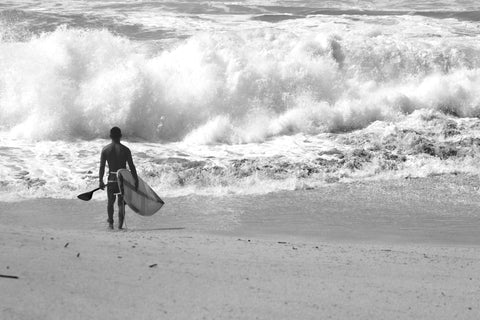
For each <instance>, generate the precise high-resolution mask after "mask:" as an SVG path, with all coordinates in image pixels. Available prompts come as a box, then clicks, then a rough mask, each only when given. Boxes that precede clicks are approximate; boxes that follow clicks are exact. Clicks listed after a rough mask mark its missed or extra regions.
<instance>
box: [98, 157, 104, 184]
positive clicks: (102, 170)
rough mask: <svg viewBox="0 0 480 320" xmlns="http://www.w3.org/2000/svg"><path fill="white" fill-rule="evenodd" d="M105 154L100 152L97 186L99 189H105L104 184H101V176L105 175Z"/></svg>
mask: <svg viewBox="0 0 480 320" xmlns="http://www.w3.org/2000/svg"><path fill="white" fill-rule="evenodd" d="M105 161H106V158H105V154H104V152H103V150H102V155H101V156H100V170H99V171H98V186H99V187H100V189H102V190H103V189H105V183H103V176H104V175H105Z"/></svg>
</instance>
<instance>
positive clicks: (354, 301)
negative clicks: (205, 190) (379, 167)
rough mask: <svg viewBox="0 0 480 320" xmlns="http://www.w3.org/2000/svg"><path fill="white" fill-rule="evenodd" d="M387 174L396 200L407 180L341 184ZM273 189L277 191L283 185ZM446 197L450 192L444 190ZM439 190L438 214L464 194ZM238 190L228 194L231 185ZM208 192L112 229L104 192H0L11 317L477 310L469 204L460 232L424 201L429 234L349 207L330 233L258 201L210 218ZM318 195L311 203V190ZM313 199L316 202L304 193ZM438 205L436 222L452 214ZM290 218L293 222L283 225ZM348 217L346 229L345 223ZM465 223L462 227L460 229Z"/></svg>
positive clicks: (387, 187)
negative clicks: (273, 216)
mask: <svg viewBox="0 0 480 320" xmlns="http://www.w3.org/2000/svg"><path fill="white" fill-rule="evenodd" d="M467 180H468V179H467ZM441 181H442V179H441V178H434V179H430V180H429V179H425V180H419V181H413V182H411V183H407V184H406V185H402V188H404V192H403V193H402V195H403V196H402V197H407V198H408V197H410V196H413V195H414V194H417V195H418V193H419V192H420V191H419V190H428V188H425V187H426V186H427V185H430V186H432V185H436V186H437V187H436V190H437V191H438V190H447V189H448V188H447V184H446V182H445V181H446V180H445V181H444V182H443V183H442V182H441ZM450 181H451V180H450ZM455 181H457V182H458V183H461V184H463V185H464V186H466V187H465V188H464V190H466V189H468V188H467V187H468V183H467V182H466V180H465V179H464V178H462V179H456V180H455ZM379 185H382V186H383V187H382V189H383V190H384V192H383V194H382V195H381V197H382V198H383V199H384V202H385V203H389V202H395V201H396V200H395V194H398V193H396V192H393V191H392V190H394V189H395V188H394V185H395V184H394V183H390V184H385V183H374V182H373V183H367V184H361V185H350V186H345V185H339V186H338V188H342V189H343V190H346V189H347V188H349V189H351V190H352V194H357V193H358V192H359V190H364V192H370V193H372V190H374V189H376V188H377V187H378V186H379ZM396 185H397V188H398V183H397V184H396ZM448 185H450V182H449V184H448ZM450 186H451V185H450ZM335 188H337V187H333V190H335ZM472 192H474V190H473V189H472ZM319 193H322V190H314V191H311V192H310V193H309V196H310V198H314V197H313V195H315V194H317V195H318V194H319ZM291 194H295V193H291ZM342 194H343V195H344V196H339V197H338V198H337V199H333V200H332V203H334V205H332V208H333V207H335V206H337V205H338V203H336V202H337V201H345V199H343V197H346V198H348V197H349V195H348V192H347V195H345V194H346V193H342ZM443 195H444V196H445V195H446V194H443ZM295 196H301V197H302V196H303V197H304V196H305V195H302V194H301V193H298V195H295ZM295 196H294V197H295ZM318 196H319V197H320V198H321V195H318ZM420 196H421V194H420ZM467 196H468V192H467ZM268 197H269V198H273V199H275V197H276V195H270V196H268ZM440 198H442V196H441V195H439V196H438V197H437V198H436V199H437V200H438V199H440ZM443 199H444V203H443V204H442V203H440V204H439V206H438V207H437V208H436V209H435V208H433V209H432V210H433V211H435V212H436V213H437V214H438V210H437V209H438V208H440V207H441V206H442V205H445V206H447V208H448V203H452V201H453V202H454V203H455V201H457V202H458V201H463V200H462V199H460V200H458V199H457V198H453V197H450V199H448V198H446V197H443ZM455 199H456V200H455ZM290 200H291V199H290ZM290 200H286V201H287V202H288V201H290ZM474 200H475V199H473V200H472V201H474ZM209 201H213V200H212V199H209ZM209 201H207V200H206V199H204V201H203V203H204V206H203V207H201V206H200V207H199V210H200V209H201V210H207V208H208V206H209V204H208V203H209ZM236 201H237V202H238V201H239V200H238V199H236ZM429 201H436V200H435V199H433V200H432V199H430V200H429ZM175 202H179V203H182V205H183V206H184V208H183V209H184V211H183V213H181V212H176V213H175V212H173V211H171V210H172V208H175V209H176V210H178V209H179V204H178V203H177V204H175ZM218 202H219V203H221V201H220V200H219V201H218ZM228 202H229V203H231V204H232V203H234V202H235V199H233V200H232V199H230V201H228ZM463 202H464V201H463ZM168 203H170V209H169V207H168ZM199 203H200V200H198V199H196V200H195V199H169V201H167V206H166V207H165V208H164V209H162V210H164V211H163V212H162V211H161V212H160V213H159V214H158V215H156V216H154V217H152V219H151V220H141V219H144V218H141V217H138V216H135V215H134V214H133V213H132V212H131V211H129V212H127V219H128V220H127V221H128V229H127V230H126V231H117V230H115V231H107V230H106V228H105V221H104V220H105V217H104V212H103V211H104V205H105V204H104V203H103V202H98V201H97V202H95V201H93V202H81V201H78V200H52V199H44V200H37V201H23V202H17V203H5V202H4V203H1V204H0V208H1V209H2V210H0V218H1V220H0V221H1V223H0V234H1V236H0V247H1V248H0V263H1V265H0V270H1V272H0V274H3V275H13V276H18V279H9V278H0V286H1V288H2V290H0V301H1V302H0V308H1V309H0V315H1V318H2V319H478V317H479V316H480V310H479V309H478V305H479V297H480V289H479V288H480V279H479V276H478V275H479V274H480V264H479V262H480V261H479V260H480V247H479V246H478V244H479V243H478V241H477V240H478V237H477V238H475V236H474V235H471V236H466V235H465V233H468V232H472V233H474V232H475V230H478V225H472V223H471V222H469V221H468V219H466V218H465V217H466V215H462V213H461V212H460V213H457V214H456V217H457V218H456V221H457V223H458V222H460V221H462V220H465V221H467V223H466V224H470V225H471V229H470V231H469V230H468V229H466V228H464V229H455V226H454V225H453V224H451V225H452V228H451V230H450V231H451V232H450V234H448V233H445V238H444V240H443V241H439V240H438V239H439V237H428V226H429V223H430V227H434V226H432V222H431V221H430V222H428V221H429V219H427V218H428V214H427V213H426V212H423V213H419V215H422V216H423V217H427V218H425V219H424V220H422V219H419V220H417V221H416V223H417V224H416V226H417V227H416V229H417V231H416V232H418V234H420V233H422V229H423V231H424V232H423V233H424V234H426V236H424V237H415V236H414V235H415V234H416V233H415V232H414V231H415V230H414V231H412V230H410V231H408V230H407V231H405V232H403V233H402V231H401V230H402V227H401V225H400V226H398V224H396V223H395V220H397V221H401V220H402V219H403V218H405V217H407V216H404V217H403V218H398V219H397V218H392V219H393V220H391V225H392V227H391V229H392V230H393V229H395V228H397V229H398V230H400V231H398V230H397V231H398V232H397V236H394V237H390V238H386V237H384V236H382V235H381V233H374V232H372V230H375V221H380V220H381V219H372V217H374V216H375V215H376V214H375V212H374V211H373V212H371V215H370V217H369V220H370V221H372V223H373V224H372V225H371V229H368V228H367V229H362V222H361V221H359V220H358V221H352V222H351V226H350V227H349V223H347V222H344V223H343V229H342V228H340V226H339V225H337V227H338V228H337V229H336V230H337V231H336V232H331V233H328V232H326V233H325V234H324V235H323V237H322V236H321V234H319V235H317V236H315V235H313V234H312V233H311V232H308V228H304V227H302V226H301V225H299V224H297V225H296V226H293V227H292V226H291V225H290V226H289V223H287V221H288V219H286V218H285V217H283V218H282V216H281V215H280V216H279V219H278V221H277V223H271V221H270V222H269V220H268V219H267V220H265V221H260V222H258V223H257V224H256V225H255V226H254V225H253V224H252V213H249V212H244V213H243V214H244V218H242V217H237V220H236V221H235V223H232V219H231V216H228V214H227V213H228V212H227V211H228V210H224V211H225V215H224V216H223V217H224V218H223V223H222V219H221V218H219V217H220V216H219V215H215V213H212V214H213V216H214V217H215V219H216V220H217V221H218V223H217V224H215V223H212V222H209V220H208V219H206V217H208V214H206V213H205V212H203V213H202V214H199V215H197V216H191V215H189V214H188V210H186V209H185V208H186V207H187V206H188V205H190V206H192V207H193V206H195V205H198V204H199ZM335 203H336V204H335ZM310 204H311V205H315V203H314V201H312V203H310ZM427 204H428V201H427ZM237 205H240V204H237ZM398 205H399V206H400V204H398ZM412 205H414V206H415V205H416V204H415V203H412ZM464 205H466V206H467V207H466V208H467V209H468V210H470V209H471V207H468V204H465V203H464ZM304 206H305V208H308V204H304ZM325 206H326V208H327V207H328V205H327V204H325ZM220 208H221V205H220ZM348 208H349V206H348V205H347V204H345V206H344V207H343V209H342V208H339V209H342V210H344V211H350V209H348ZM367 208H368V204H367V203H366V202H363V204H362V203H359V204H357V209H358V210H360V211H362V210H366V209H367ZM400 208H401V207H400ZM458 208H459V210H460V211H461V209H462V208H461V207H458ZM223 209H225V208H223ZM347 209H348V210H347ZM417 209H418V211H421V210H420V209H421V208H418V207H417ZM257 210H261V208H260V209H259V207H252V209H251V212H255V211H257ZM304 211H305V212H307V211H308V210H307V209H305V210H304ZM325 211H329V210H328V209H325ZM380 211H381V210H380ZM392 212H394V210H393V209H392ZM263 213H264V212H263ZM296 214H297V221H300V222H301V221H304V222H305V226H306V225H310V226H311V225H312V223H313V222H312V221H313V220H309V219H306V217H307V216H308V214H305V215H303V216H302V215H298V213H296ZM320 216H324V219H327V218H325V215H322V214H319V217H320ZM391 216H392V217H395V216H396V215H391ZM29 217H30V218H31V219H30V218H29ZM264 217H268V215H264ZM302 217H303V218H302ZM140 218H141V219H140ZM440 218H441V217H440ZM440 218H439V219H438V222H437V224H438V225H441V224H442V219H440ZM302 219H303V220H302ZM310 219H311V217H310ZM319 219H320V218H319ZM291 220H292V219H291ZM142 221H143V222H142ZM228 221H230V223H232V224H231V226H230V227H226V226H227V225H228V223H227V222H228ZM248 221H250V224H249V223H248ZM282 221H283V222H282ZM330 221H332V220H331V219H330ZM422 221H424V222H423V223H422ZM282 223H283V225H284V226H283V228H280V224H282ZM322 224H325V221H323V222H322ZM334 225H335V223H333V222H331V223H330V227H329V228H330V229H328V228H326V227H324V230H332V228H333V226H334ZM377 226H379V227H382V224H381V223H380V224H377ZM395 226H397V227H395ZM272 229H276V230H272ZM333 229H335V228H333ZM349 229H351V230H353V229H356V230H357V235H358V234H360V233H362V232H363V233H364V235H363V237H360V238H359V237H357V236H354V237H353V238H352V237H349V236H348V232H346V231H348V230H349ZM404 229H408V228H404ZM295 230H297V231H295ZM305 230H306V231H307V232H305ZM338 230H344V231H343V233H341V234H343V236H341V234H340V233H339V232H338ZM440 230H441V228H440ZM462 230H464V231H462ZM465 230H466V231H465ZM456 234H457V235H458V236H459V237H458V238H457V240H458V241H453V240H452V239H455V235H456ZM412 235H413V236H412Z"/></svg>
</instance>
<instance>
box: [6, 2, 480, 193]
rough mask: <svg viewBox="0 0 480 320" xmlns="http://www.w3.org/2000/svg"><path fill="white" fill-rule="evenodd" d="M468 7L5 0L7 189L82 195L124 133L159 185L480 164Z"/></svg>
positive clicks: (228, 185) (477, 61)
mask: <svg viewBox="0 0 480 320" xmlns="http://www.w3.org/2000/svg"><path fill="white" fill-rule="evenodd" d="M479 28H480V5H478V4H477V3H476V2H474V1H460V0H458V1H442V2H433V1H432V2H423V3H422V4H421V5H419V4H414V3H412V2H410V1H401V2H398V1H395V2H394V1H369V2H362V1H306V0H304V1H248V0H246V1H204V2H202V1H149V2H144V1H114V2H112V1H88V2H87V1H85V2H82V1H42V3H41V4H39V3H38V2H34V1H23V0H22V1H7V2H4V3H3V4H0V200H3V201H6V200H17V199H31V198H34V199H35V198H43V197H54V198H68V199H69V198H73V197H75V195H76V194H78V193H80V192H84V191H86V190H88V189H89V188H92V187H95V186H96V185H97V183H98V176H97V175H98V166H99V158H100V150H101V148H102V147H103V146H104V145H106V144H107V143H108V142H109V141H108V132H109V129H110V128H111V127H112V126H119V127H121V128H122V131H123V133H124V138H125V144H126V145H128V146H129V147H130V149H131V150H132V152H133V157H134V161H135V163H136V165H137V168H138V170H139V174H140V175H141V176H142V177H144V179H145V180H146V181H147V182H148V183H149V184H151V185H152V187H154V189H156V190H158V192H159V193H160V194H162V195H164V196H183V195H189V194H202V195H228V194H239V195H244V194H264V193H268V192H273V191H280V190H304V189H315V188H318V187H325V186H326V185H330V184H338V183H348V182H352V181H364V180H372V179H373V180H377V179H379V180H384V179H387V180H389V179H404V178H416V177H427V176H432V175H444V174H459V173H462V174H467V175H478V174H479V173H480V172H479V166H480V161H479V159H480V150H479V147H478V145H479V141H480V120H479V117H480V95H479V92H480V41H479V40H480V36H479Z"/></svg>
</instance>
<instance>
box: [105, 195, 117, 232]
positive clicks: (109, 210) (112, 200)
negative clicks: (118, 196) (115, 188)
mask: <svg viewBox="0 0 480 320" xmlns="http://www.w3.org/2000/svg"><path fill="white" fill-rule="evenodd" d="M107 195H108V204H107V213H108V227H109V228H110V229H113V205H114V204H115V194H114V193H113V192H112V191H111V190H108V189H107Z"/></svg>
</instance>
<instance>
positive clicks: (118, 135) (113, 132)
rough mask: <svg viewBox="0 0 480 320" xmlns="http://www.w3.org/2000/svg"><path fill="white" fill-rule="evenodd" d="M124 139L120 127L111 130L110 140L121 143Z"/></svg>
mask: <svg viewBox="0 0 480 320" xmlns="http://www.w3.org/2000/svg"><path fill="white" fill-rule="evenodd" d="M121 137H122V130H120V128H119V127H113V128H112V129H110V138H112V140H113V141H120V138H121Z"/></svg>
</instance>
